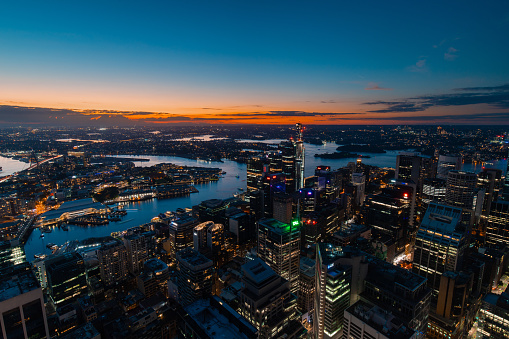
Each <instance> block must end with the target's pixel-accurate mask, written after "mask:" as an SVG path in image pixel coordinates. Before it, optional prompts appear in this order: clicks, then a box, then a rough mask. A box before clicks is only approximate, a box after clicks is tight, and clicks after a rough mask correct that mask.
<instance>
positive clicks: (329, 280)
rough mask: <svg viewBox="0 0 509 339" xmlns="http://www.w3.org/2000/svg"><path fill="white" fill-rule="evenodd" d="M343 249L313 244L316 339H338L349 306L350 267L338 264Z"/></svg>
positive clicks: (314, 330)
mask: <svg viewBox="0 0 509 339" xmlns="http://www.w3.org/2000/svg"><path fill="white" fill-rule="evenodd" d="M342 256H343V254H342V248H341V247H339V246H333V245H331V244H326V243H318V244H317V245H316V267H315V307H314V317H313V333H314V337H315V338H317V339H323V338H325V339H329V338H340V337H341V335H342V333H343V332H342V330H343V317H344V311H345V310H346V309H347V308H348V307H349V306H350V284H351V281H352V267H351V266H343V265H341V264H340V259H341V258H342Z"/></svg>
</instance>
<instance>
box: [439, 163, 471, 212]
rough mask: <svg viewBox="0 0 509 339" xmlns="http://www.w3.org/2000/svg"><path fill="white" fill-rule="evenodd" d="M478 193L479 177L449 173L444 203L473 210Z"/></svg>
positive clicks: (453, 171)
mask: <svg viewBox="0 0 509 339" xmlns="http://www.w3.org/2000/svg"><path fill="white" fill-rule="evenodd" d="M476 191H477V175H476V174H475V173H472V172H464V171H456V170H452V171H449V172H448V174H447V184H446V191H445V199H444V202H445V203H446V204H447V205H450V206H454V207H459V208H463V209H468V210H473V208H474V197H475V194H476Z"/></svg>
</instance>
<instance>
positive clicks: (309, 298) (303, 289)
mask: <svg viewBox="0 0 509 339" xmlns="http://www.w3.org/2000/svg"><path fill="white" fill-rule="evenodd" d="M297 302H298V305H299V310H300V311H301V312H302V313H307V312H309V311H311V310H312V309H313V307H314V306H315V305H314V303H315V261H314V260H313V259H310V258H308V257H302V258H300V274H299V298H298V299H297Z"/></svg>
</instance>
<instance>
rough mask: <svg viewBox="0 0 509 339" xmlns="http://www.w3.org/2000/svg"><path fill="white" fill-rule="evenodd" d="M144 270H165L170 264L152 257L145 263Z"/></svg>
mask: <svg viewBox="0 0 509 339" xmlns="http://www.w3.org/2000/svg"><path fill="white" fill-rule="evenodd" d="M143 268H144V270H149V271H153V272H157V271H163V270H165V269H168V265H166V263H165V262H164V261H162V260H160V259H157V258H152V259H149V260H147V261H145V262H144V263H143Z"/></svg>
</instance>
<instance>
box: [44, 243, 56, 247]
mask: <svg viewBox="0 0 509 339" xmlns="http://www.w3.org/2000/svg"><path fill="white" fill-rule="evenodd" d="M53 246H55V244H54V243H52V242H50V243H49V244H47V245H46V247H47V248H52V247H53Z"/></svg>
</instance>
